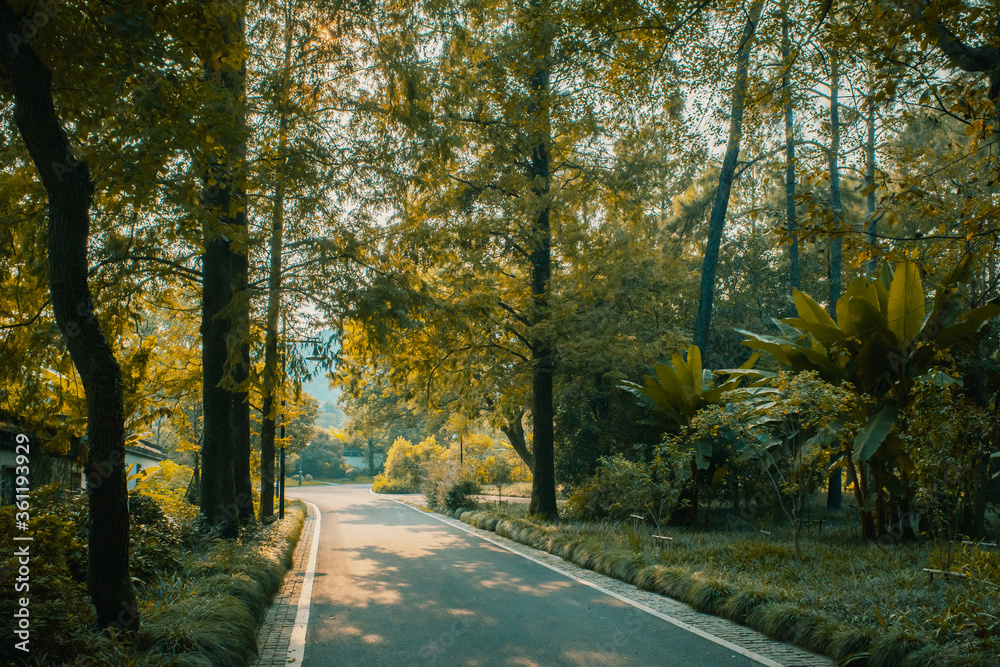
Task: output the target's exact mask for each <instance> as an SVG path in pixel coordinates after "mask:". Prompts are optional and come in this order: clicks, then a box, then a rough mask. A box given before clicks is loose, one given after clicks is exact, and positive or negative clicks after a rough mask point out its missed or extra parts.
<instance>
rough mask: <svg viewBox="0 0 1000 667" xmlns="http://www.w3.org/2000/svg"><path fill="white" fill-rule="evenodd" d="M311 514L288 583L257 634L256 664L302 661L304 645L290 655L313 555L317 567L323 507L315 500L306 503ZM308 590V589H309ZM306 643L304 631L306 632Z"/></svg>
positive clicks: (280, 666) (271, 666)
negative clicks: (316, 540)
mask: <svg viewBox="0 0 1000 667" xmlns="http://www.w3.org/2000/svg"><path fill="white" fill-rule="evenodd" d="M306 507H307V508H308V509H309V514H308V515H307V516H306V520H305V523H304V524H303V525H302V534H301V535H299V543H298V544H297V545H296V546H295V553H294V555H293V556H292V567H291V569H289V570H288V572H287V573H286V574H285V582H284V583H283V584H282V586H281V591H280V592H279V593H278V594H277V595H276V596H275V597H274V601H273V602H272V603H271V606H270V607H269V608H268V610H267V616H265V617H264V623H263V624H262V625H261V627H260V631H259V632H258V634H257V661H256V662H254V663H251V664H253V665H254V667H288V665H290V664H295V663H297V664H301V663H302V647H301V646H300V647H299V648H298V650H297V651H296V652H295V654H294V655H290V646H291V644H292V632H293V630H295V627H296V619H297V616H298V613H299V603H300V602H301V601H302V589H303V585H304V584H306V579H307V574H308V578H309V580H310V581H311V578H312V577H311V575H312V572H310V571H309V570H310V568H309V561H310V556H312V566H313V567H312V569H315V566H316V562H315V553H314V552H315V550H314V549H313V543H314V542H315V539H314V537H315V535H316V534H317V533H318V532H319V510H318V508H317V507H316V506H315V505H313V504H312V503H306ZM307 592H308V591H307ZM302 639H303V642H302V643H303V644H304V640H305V637H304V633H303V637H302Z"/></svg>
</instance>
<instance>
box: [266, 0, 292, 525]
mask: <svg viewBox="0 0 1000 667" xmlns="http://www.w3.org/2000/svg"><path fill="white" fill-rule="evenodd" d="M291 59H292V12H291V7H290V5H289V4H286V6H285V59H284V63H283V66H282V72H281V84H282V88H281V106H280V108H279V109H278V170H277V171H278V173H277V174H276V180H277V183H276V185H275V188H274V209H273V211H272V213H271V264H270V267H269V271H268V275H267V321H266V323H265V325H264V326H265V332H264V377H263V392H262V393H263V394H264V405H263V409H262V419H261V427H260V517H261V519H264V518H267V517H271V516H272V515H273V514H274V435H275V427H274V417H275V413H276V412H277V409H276V408H277V406H276V405H275V400H274V399H275V396H276V392H277V388H278V383H279V380H278V318H279V315H280V313H281V254H282V248H283V246H284V230H285V169H284V164H285V154H286V152H287V151H288V110H287V108H286V107H287V104H288V80H289V72H290V70H291Z"/></svg>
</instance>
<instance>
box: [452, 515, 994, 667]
mask: <svg viewBox="0 0 1000 667" xmlns="http://www.w3.org/2000/svg"><path fill="white" fill-rule="evenodd" d="M436 511H438V512H441V513H442V514H445V515H447V516H450V517H452V518H455V519H458V520H460V521H463V522H464V523H467V524H469V525H471V526H474V527H476V528H480V529H483V530H489V531H492V532H494V533H496V534H497V535H501V536H503V537H506V538H508V539H511V540H514V541H515V542H519V543H521V544H525V545H527V546H530V547H533V548H535V549H540V550H542V551H547V552H548V553H551V554H553V555H556V556H559V557H561V558H563V559H564V560H567V561H570V562H572V563H575V564H576V565H578V566H580V567H583V568H586V569H588V570H592V571H594V572H597V573H599V574H603V575H605V576H608V577H612V578H614V579H618V580H619V581H623V582H625V583H628V584H632V585H634V586H636V587H637V588H640V589H642V590H647V591H651V592H653V593H658V594H660V595H664V596H666V597H670V598H673V599H675V600H679V601H681V602H684V603H686V604H688V605H690V606H691V607H693V608H694V609H695V610H697V611H700V612H703V613H706V614H713V615H716V616H721V617H723V618H727V619H729V620H731V621H734V622H736V623H739V624H741V625H745V626H747V627H749V628H752V629H754V630H757V631H758V632H761V633H763V634H765V635H767V636H768V637H772V638H773V639H776V640H778V641H782V642H788V643H791V644H795V645H796V646H800V647H802V648H805V649H807V650H809V651H814V652H816V653H820V654H823V655H826V656H829V657H830V658H832V659H834V660H836V661H837V662H838V663H840V664H842V665H850V666H851V667H925V666H928V665H935V666H945V665H982V666H983V667H986V666H988V665H990V666H994V667H995V665H996V664H997V663H996V661H995V657H993V658H991V657H990V656H985V655H978V656H977V655H972V656H970V655H955V652H954V651H953V650H950V649H949V647H948V646H947V645H946V644H937V643H935V642H932V641H929V640H927V639H924V638H922V637H919V636H916V635H913V634H904V633H901V632H896V631H884V632H876V631H874V630H872V629H870V628H859V627H856V626H852V625H849V624H847V623H844V622H840V621H837V620H834V619H830V618H827V617H825V616H823V615H822V614H820V613H818V612H815V611H813V610H810V609H805V608H803V607H800V606H797V605H794V604H790V603H787V602H782V601H780V600H777V599H774V598H773V597H770V596H768V595H767V594H765V593H761V592H758V591H744V590H738V589H736V588H734V587H732V586H730V585H729V584H727V583H725V582H722V581H718V580H715V579H708V578H702V577H696V576H694V575H692V574H691V573H690V572H687V571H686V570H683V569H680V568H674V567H665V566H662V565H648V564H646V563H645V562H643V559H642V557H641V556H640V555H639V554H626V553H623V552H621V551H620V550H617V549H613V548H608V549H606V550H599V549H595V545H594V544H593V543H592V542H588V541H587V540H585V539H581V538H579V537H578V536H575V535H568V534H566V533H562V532H560V530H559V527H558V525H553V524H542V523H535V522H533V521H530V520H527V519H522V518H518V517H511V516H507V515H504V514H500V513H498V512H491V511H482V510H461V509H460V510H454V511H452V510H447V509H444V508H436ZM991 660H992V662H991Z"/></svg>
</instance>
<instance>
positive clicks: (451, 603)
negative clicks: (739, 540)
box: [289, 485, 774, 667]
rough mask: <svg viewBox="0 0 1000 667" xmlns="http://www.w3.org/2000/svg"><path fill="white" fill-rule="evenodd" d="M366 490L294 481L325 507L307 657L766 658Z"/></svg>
mask: <svg viewBox="0 0 1000 667" xmlns="http://www.w3.org/2000/svg"><path fill="white" fill-rule="evenodd" d="M368 489H369V487H367V486H358V485H351V486H339V487H334V486H326V487H320V486H315V487H301V488H294V489H289V493H290V495H291V494H294V495H295V497H297V498H301V499H303V500H307V501H309V502H312V503H314V504H315V505H316V506H317V507H318V508H319V510H320V516H321V522H320V530H321V533H320V543H319V551H318V555H317V561H316V570H315V576H314V579H313V589H312V598H311V600H312V604H311V608H310V612H309V625H308V631H307V633H306V647H305V657H304V660H303V665H305V667H323V666H324V665H329V666H331V667H333V666H337V667H345V666H347V665H364V666H365V667H369V666H370V667H375V666H379V665H385V666H387V667H409V666H415V667H422V666H424V665H442V666H445V667H462V666H466V665H468V666H479V665H483V666H485V665H503V666H507V665H510V666H512V667H513V666H517V667H532V666H538V667H548V666H550V665H560V666H561V665H566V666H570V665H572V666H577V665H579V666H581V667H582V666H587V667H590V666H599V665H633V666H641V665H656V666H657V667H661V666H662V667H669V666H674V665H676V666H683V667H716V666H722V665H725V666H727V667H728V666H740V667H742V666H744V665H746V666H747V667H749V666H751V665H752V666H754V667H759V665H760V664H761V662H760V661H758V660H754V659H752V658H750V657H748V656H747V655H741V654H739V653H738V652H736V651H735V650H733V649H731V648H727V647H726V646H723V645H720V644H719V643H715V642H713V641H711V640H709V639H706V638H704V637H701V636H698V635H696V634H693V633H691V632H688V631H686V630H684V629H682V628H679V627H676V626H674V625H672V624H670V623H668V622H666V621H664V620H662V619H660V618H657V617H656V616H653V615H650V614H648V613H645V612H643V611H641V610H639V609H636V608H635V607H633V606H631V605H629V604H626V603H625V602H622V601H621V600H619V599H616V598H615V597H612V596H611V595H608V594H605V593H603V592H601V591H599V590H596V589H594V588H591V587H590V586H587V585H584V584H582V583H579V582H578V581H574V580H573V579H571V578H568V577H566V576H563V575H561V574H559V573H557V572H554V571H552V570H551V569H549V568H547V567H545V566H543V565H540V564H539V563H536V562H532V561H530V560H527V559H525V558H523V557H521V556H519V555H517V554H514V553H511V552H509V551H507V550H505V549H502V548H500V547H498V546H496V545H494V544H491V543H490V542H488V541H486V540H483V539H481V538H480V537H477V536H475V535H470V534H468V533H466V532H464V531H462V530H459V529H458V528H455V527H453V526H450V525H447V524H445V523H442V522H440V521H438V520H436V519H434V518H433V517H431V516H428V515H426V514H424V513H423V512H420V511H417V510H414V509H412V508H409V507H405V506H403V505H400V504H399V503H396V502H394V501H392V500H390V499H388V498H381V497H378V496H373V495H372V494H371V493H369V490H368ZM765 664H774V663H765Z"/></svg>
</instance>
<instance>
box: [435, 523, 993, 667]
mask: <svg viewBox="0 0 1000 667" xmlns="http://www.w3.org/2000/svg"><path fill="white" fill-rule="evenodd" d="M439 511H444V510H439ZM447 513H448V514H450V515H451V516H454V517H456V518H460V519H461V520H462V521H465V522H466V523H469V524H471V525H473V526H476V527H479V528H484V529H487V530H492V531H495V532H496V533H497V534H499V535H503V536H504V537H508V538H510V539H513V540H516V541H518V542H521V543H524V544H528V545H530V546H533V547H535V548H539V549H543V550H545V551H548V552H550V553H553V554H556V555H558V556H561V557H563V558H565V559H567V560H570V561H572V562H574V563H576V564H577V565H580V566H582V567H586V568H588V569H591V570H594V571H596V572H599V573H601V574H605V575H608V576H611V577H614V578H616V579H620V580H622V581H625V582H627V583H632V584H635V585H636V586H638V587H639V588H642V589H645V590H650V591H653V592H656V593H660V594H663V595H666V596H669V597H672V598H675V599H678V600H681V601H683V602H686V603H687V604H690V605H691V606H692V607H694V608H695V609H697V610H699V611H703V612H705V613H711V614H715V615H719V616H724V617H726V618H729V619H730V620H733V621H736V622H738V623H742V624H744V625H747V626H749V627H751V628H754V629H756V630H758V631H760V632H763V633H764V634H767V635H768V636H770V637H773V638H775V639H779V640H781V641H787V642H791V643H794V644H797V645H799V646H802V647H803V648H806V649H809V650H811V651H815V652H817V653H823V654H825V655H827V656H829V657H831V658H833V659H834V660H836V661H838V662H840V663H841V664H850V665H852V666H854V667H862V666H868V667H890V666H892V667H896V666H900V667H908V666H911V665H913V666H916V665H956V666H957V665H981V666H984V667H985V666H988V665H989V666H993V667H995V666H996V665H998V664H1000V619H998V615H1000V612H998V610H1000V552H998V551H997V550H996V549H995V548H984V547H981V546H978V545H973V544H951V543H943V542H936V541H922V542H917V543H904V542H897V543H892V544H889V545H884V544H875V545H873V544H867V543H864V542H862V541H860V539H859V538H857V537H855V536H854V535H853V534H852V532H851V529H850V528H849V527H836V526H834V527H826V528H824V529H823V531H822V532H817V531H816V529H815V528H813V529H811V530H809V532H808V533H807V534H806V535H804V536H803V541H802V544H803V554H804V557H803V561H802V562H801V563H798V562H796V560H795V557H794V549H793V547H792V532H791V530H790V529H784V528H771V529H770V530H769V533H770V534H764V533H763V532H760V531H757V530H754V531H753V532H748V531H718V532H708V531H705V530H697V529H681V528H674V527H671V528H668V529H663V532H662V534H663V535H665V536H668V537H672V538H673V539H672V540H658V539H655V538H654V537H653V533H654V532H655V531H653V530H651V529H649V528H647V527H645V526H641V525H635V524H614V523H609V522H574V521H563V522H559V523H550V522H545V521H538V520H535V519H532V518H529V517H527V516H526V513H527V509H526V507H523V506H522V507H518V506H517V505H511V506H508V507H506V508H505V511H504V512H502V513H501V512H498V511H495V510H491V511H476V510H473V511H468V510H465V511H456V512H447ZM924 568H933V569H940V570H949V571H956V572H957V571H961V572H964V573H966V574H967V575H968V576H967V577H966V578H958V577H955V578H949V579H948V580H944V581H942V579H941V577H940V576H936V577H935V578H934V579H933V580H931V578H930V577H929V575H928V573H926V572H924V571H923V569H924Z"/></svg>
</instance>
